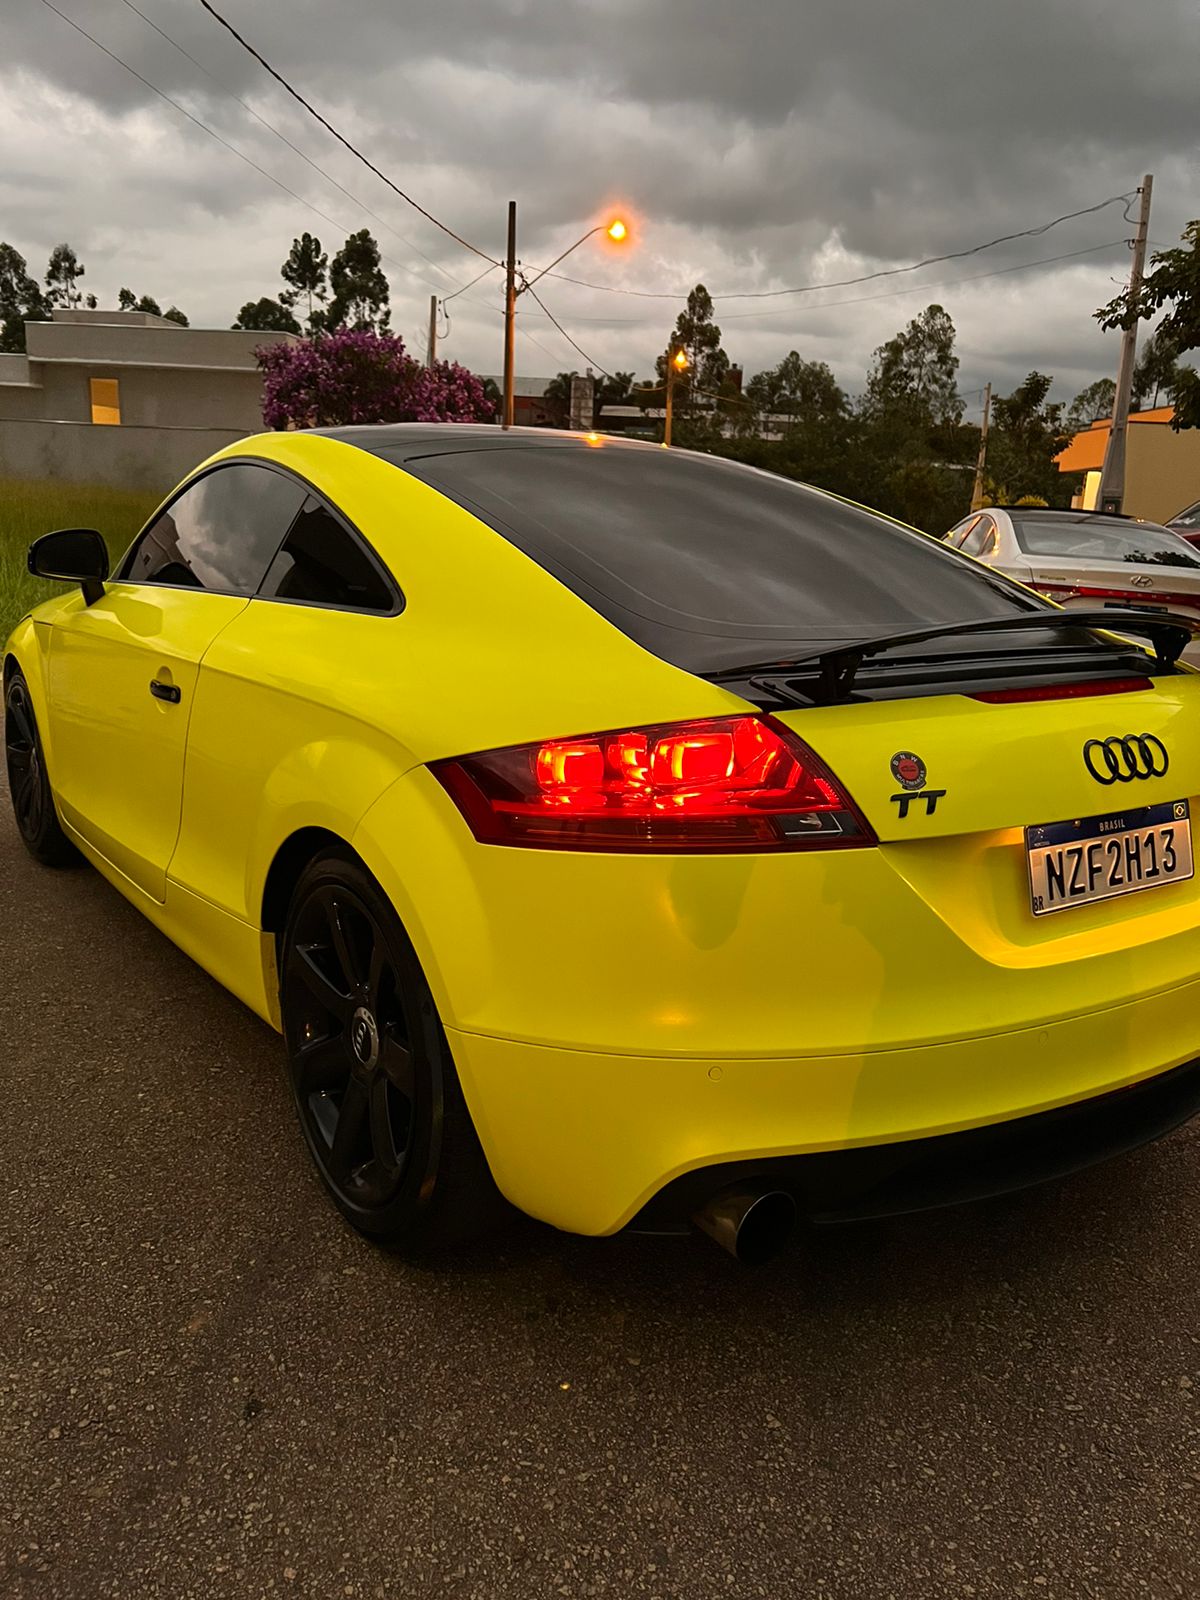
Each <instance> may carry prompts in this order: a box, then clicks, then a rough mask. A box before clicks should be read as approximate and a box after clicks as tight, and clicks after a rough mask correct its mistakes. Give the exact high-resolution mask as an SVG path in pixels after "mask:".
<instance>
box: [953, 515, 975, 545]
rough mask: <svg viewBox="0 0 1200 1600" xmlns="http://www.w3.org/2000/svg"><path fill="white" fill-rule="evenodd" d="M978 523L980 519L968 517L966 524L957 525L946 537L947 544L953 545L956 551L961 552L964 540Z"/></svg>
mask: <svg viewBox="0 0 1200 1600" xmlns="http://www.w3.org/2000/svg"><path fill="white" fill-rule="evenodd" d="M978 521H979V518H978V517H968V518H967V519H966V521H965V522H959V523H956V524H955V526H954V527H953V528H951V529H950V532H949V533H948V534H947V535H946V543H947V544H949V545H953V546H954V548H955V549H956V550H961V549H962V547H963V541H964V539H965V538H966V537H967V535H968V534H969V533H970V531H971V529H972V528H973V527H974V526H975V524H976V523H977V522H978Z"/></svg>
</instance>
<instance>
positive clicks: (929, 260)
mask: <svg viewBox="0 0 1200 1600" xmlns="http://www.w3.org/2000/svg"><path fill="white" fill-rule="evenodd" d="M200 3H201V5H207V4H208V0H200ZM1135 192H1136V191H1133V190H1129V191H1127V192H1126V193H1124V194H1114V195H1110V196H1109V197H1108V199H1107V200H1101V201H1099V202H1098V203H1097V204H1096V205H1094V206H1084V207H1083V208H1082V210H1079V211H1067V212H1064V214H1063V215H1062V216H1061V217H1053V218H1051V220H1050V221H1049V222H1043V223H1041V224H1039V226H1038V227H1036V228H1022V229H1020V230H1019V231H1018V232H1017V233H1003V234H1000V235H999V236H998V237H997V238H995V239H987V240H985V241H984V243H983V244H975V245H971V246H970V248H969V249H966V250H949V251H947V252H946V254H945V255H940V256H926V257H925V258H924V259H923V260H921V261H911V262H909V263H908V265H907V266H903V267H881V268H879V270H878V271H876V272H864V273H861V274H860V275H859V276H858V277H856V278H835V279H831V280H830V282H828V283H804V284H800V285H799V286H798V287H797V288H794V289H726V290H720V291H718V292H717V293H715V294H714V295H713V296H712V298H713V299H714V300H772V299H778V298H780V297H781V296H783V295H789V294H816V293H817V292H818V291H819V290H821V289H848V288H852V287H853V286H854V285H855V284H858V283H871V282H873V281H874V280H875V279H877V278H894V277H896V276H898V275H899V274H900V273H904V272H918V271H919V270H920V269H921V268H922V267H934V266H937V265H938V263H939V262H942V261H961V260H962V259H963V258H964V257H966V256H977V255H979V253H980V252H981V251H983V250H993V249H995V247H996V246H997V245H1000V244H1011V243H1012V241H1013V240H1014V239H1033V238H1036V237H1037V236H1038V235H1039V234H1043V233H1049V231H1050V229H1051V228H1057V227H1058V226H1059V225H1060V223H1063V222H1074V221H1075V219H1076V218H1078V217H1088V216H1091V215H1092V214H1093V212H1096V211H1103V210H1104V209H1105V207H1106V206H1114V205H1124V206H1125V207H1126V209H1128V205H1127V202H1128V201H1129V199H1130V197H1131V195H1132V194H1133V193H1135ZM547 276H549V277H552V278H559V279H561V280H562V282H564V283H574V284H577V285H579V287H581V288H584V289H597V290H600V291H602V292H603V293H604V294H627V295H634V296H636V297H637V298H638V299H641V300H683V299H686V298H687V295H688V293H689V291H688V290H686V289H685V290H683V291H682V292H680V291H672V292H668V291H666V290H660V289H626V288H621V287H618V286H617V285H615V284H611V283H590V282H588V280H587V279H585V278H571V277H568V276H567V274H566V273H564V272H551V273H549V274H547Z"/></svg>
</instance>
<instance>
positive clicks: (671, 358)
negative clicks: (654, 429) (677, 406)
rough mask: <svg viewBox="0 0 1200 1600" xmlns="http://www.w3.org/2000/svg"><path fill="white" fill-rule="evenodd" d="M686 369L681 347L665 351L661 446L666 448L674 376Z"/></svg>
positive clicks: (685, 359) (685, 357) (684, 351)
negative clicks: (665, 412)
mask: <svg viewBox="0 0 1200 1600" xmlns="http://www.w3.org/2000/svg"><path fill="white" fill-rule="evenodd" d="M687 369H688V358H687V351H686V350H685V349H684V348H683V347H682V345H681V346H680V347H679V349H678V350H673V351H672V350H668V351H667V417H666V421H665V422H664V424H663V444H664V445H666V446H667V447H669V446H670V443H671V412H672V409H673V403H674V398H675V374H676V373H677V372H678V373H680V374H682V373H684V372H686V371H687Z"/></svg>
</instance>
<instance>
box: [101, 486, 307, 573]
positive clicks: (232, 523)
mask: <svg viewBox="0 0 1200 1600" xmlns="http://www.w3.org/2000/svg"><path fill="white" fill-rule="evenodd" d="M306 493H307V491H306V490H305V488H304V487H303V485H302V484H299V483H297V482H296V481H295V480H294V479H293V478H289V477H286V476H285V475H284V474H283V473H281V472H273V471H272V470H271V469H270V468H269V467H259V466H255V465H253V464H252V463H251V462H244V461H238V462H231V463H230V465H229V466H226V467H215V468H214V469H213V471H212V472H207V473H205V475H204V477H202V478H198V479H197V480H196V482H195V483H193V484H190V485H189V486H188V487H187V488H186V489H185V490H184V491H183V493H182V494H181V495H178V496H177V497H176V498H175V499H174V500H173V501H172V502H171V504H170V505H169V506H168V507H167V509H166V510H165V511H164V512H163V513H162V514H161V515H160V516H158V517H156V518H155V519H154V521H153V522H152V523H151V524H150V526H149V527H148V528H147V529H146V531H145V533H143V534H142V536H141V538H140V539H139V540H138V542H137V544H136V545H135V546H134V548H133V550H132V551H131V552H130V554H129V557H128V559H127V560H126V562H125V565H124V567H123V569H122V572H121V577H122V578H124V579H126V580H127V581H128V582H130V583H165V584H169V585H171V586H173V587H177V588H191V589H216V590H219V591H221V592H223V593H233V594H253V593H254V591H255V590H256V589H257V588H258V586H259V584H260V582H261V581H262V576H263V573H264V572H265V571H266V569H267V567H268V565H269V564H270V561H271V558H272V557H273V556H274V554H275V552H276V551H277V550H278V549H279V544H280V540H281V539H282V538H283V536H284V534H285V533H286V532H287V529H288V526H289V524H290V523H291V521H292V519H293V518H294V517H295V515H296V512H297V511H298V510H299V509H300V506H301V505H302V504H303V501H304V497H305V494H306Z"/></svg>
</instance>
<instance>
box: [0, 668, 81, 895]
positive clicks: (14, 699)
mask: <svg viewBox="0 0 1200 1600" xmlns="http://www.w3.org/2000/svg"><path fill="white" fill-rule="evenodd" d="M4 759H5V766H6V767H7V770H8V790H9V795H10V797H11V799H12V807H13V815H14V816H15V817H16V821H17V831H18V833H19V834H20V835H21V838H22V840H23V841H24V843H25V846H26V848H27V849H28V850H29V852H30V854H31V855H33V856H34V857H35V858H36V859H37V860H38V861H40V862H42V864H43V865H44V866H48V867H67V866H71V865H72V864H73V863H75V862H76V861H78V860H79V853H78V851H77V850H76V849H75V846H74V845H73V844H72V843H71V841H70V840H69V839H68V838H67V836H66V834H65V833H64V832H63V830H62V826H61V824H60V823H59V820H58V813H57V812H56V811H55V809H54V796H53V794H52V793H51V792H50V779H49V777H48V776H47V774H46V762H45V757H44V756H43V754H42V741H41V739H40V738H39V736H38V726H37V718H36V716H35V715H34V710H33V700H32V698H31V696H30V693H29V685H28V684H27V683H26V682H25V679H24V678H23V677H22V675H21V674H20V673H19V672H14V673H13V674H12V676H11V678H10V679H9V681H8V687H7V688H6V690H5V692H4Z"/></svg>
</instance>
